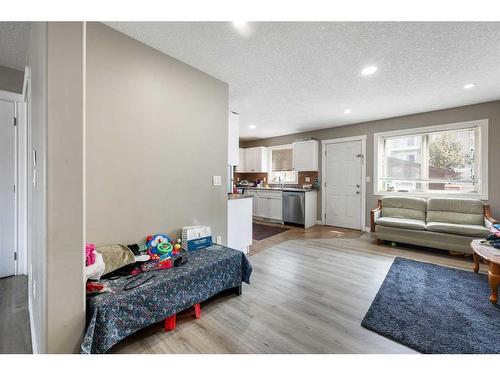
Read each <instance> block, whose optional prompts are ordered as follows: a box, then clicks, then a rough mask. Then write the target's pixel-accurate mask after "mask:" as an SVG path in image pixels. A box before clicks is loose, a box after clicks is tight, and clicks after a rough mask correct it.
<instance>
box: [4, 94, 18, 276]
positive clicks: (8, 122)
mask: <svg viewBox="0 0 500 375" xmlns="http://www.w3.org/2000/svg"><path fill="white" fill-rule="evenodd" d="M15 134H16V133H15V127H14V104H13V103H7V102H3V101H1V100H0V277H6V276H11V275H14V272H15V260H14V251H15V235H16V233H15V230H16V229H15V220H16V197H15V193H14V184H15V183H16V159H15V139H16V138H15Z"/></svg>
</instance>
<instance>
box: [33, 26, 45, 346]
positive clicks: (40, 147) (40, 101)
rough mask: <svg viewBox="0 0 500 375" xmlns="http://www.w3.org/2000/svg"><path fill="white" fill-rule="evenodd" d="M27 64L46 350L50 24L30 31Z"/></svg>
mask: <svg viewBox="0 0 500 375" xmlns="http://www.w3.org/2000/svg"><path fill="white" fill-rule="evenodd" d="M28 59H29V61H28V65H29V66H30V68H31V90H30V92H31V93H30V97H31V99H30V101H31V111H30V112H31V113H30V115H31V116H30V120H29V124H28V139H29V148H28V149H31V150H35V151H36V156H37V157H36V159H37V160H36V175H37V184H36V186H33V184H32V183H31V181H33V173H34V168H33V159H32V157H31V156H32V154H33V153H32V152H31V151H30V155H28V157H29V163H28V166H29V167H28V173H29V175H28V272H29V275H30V277H29V287H28V289H29V297H30V302H31V306H30V315H31V319H32V321H33V327H32V329H33V331H34V332H33V334H34V337H35V342H36V345H35V347H36V349H37V351H38V352H40V353H45V352H46V350H47V334H46V330H47V285H46V273H47V270H46V268H47V267H46V249H47V238H46V225H47V214H46V206H45V204H46V200H45V192H46V187H45V176H46V173H45V172H46V167H45V165H46V127H47V23H46V22H34V23H33V25H32V28H31V31H30V44H29V52H28Z"/></svg>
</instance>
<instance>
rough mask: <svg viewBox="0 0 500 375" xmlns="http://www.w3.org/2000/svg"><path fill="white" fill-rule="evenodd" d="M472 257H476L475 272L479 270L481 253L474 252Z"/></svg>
mask: <svg viewBox="0 0 500 375" xmlns="http://www.w3.org/2000/svg"><path fill="white" fill-rule="evenodd" d="M472 258H473V259H474V272H478V271H479V255H477V254H476V252H475V251H473V252H472Z"/></svg>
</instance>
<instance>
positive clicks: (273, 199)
mask: <svg viewBox="0 0 500 375" xmlns="http://www.w3.org/2000/svg"><path fill="white" fill-rule="evenodd" d="M267 209H268V211H267V218H268V219H271V220H278V221H281V220H282V218H283V206H282V197H281V192H280V194H279V195H278V196H274V195H271V196H269V197H268V201H267Z"/></svg>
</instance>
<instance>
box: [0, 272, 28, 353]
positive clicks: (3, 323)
mask: <svg viewBox="0 0 500 375" xmlns="http://www.w3.org/2000/svg"><path fill="white" fill-rule="evenodd" d="M31 352H32V349H31V333H30V323H29V315H28V278H27V277H26V276H11V277H4V278H2V279H0V353H1V354H29V353H31Z"/></svg>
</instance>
